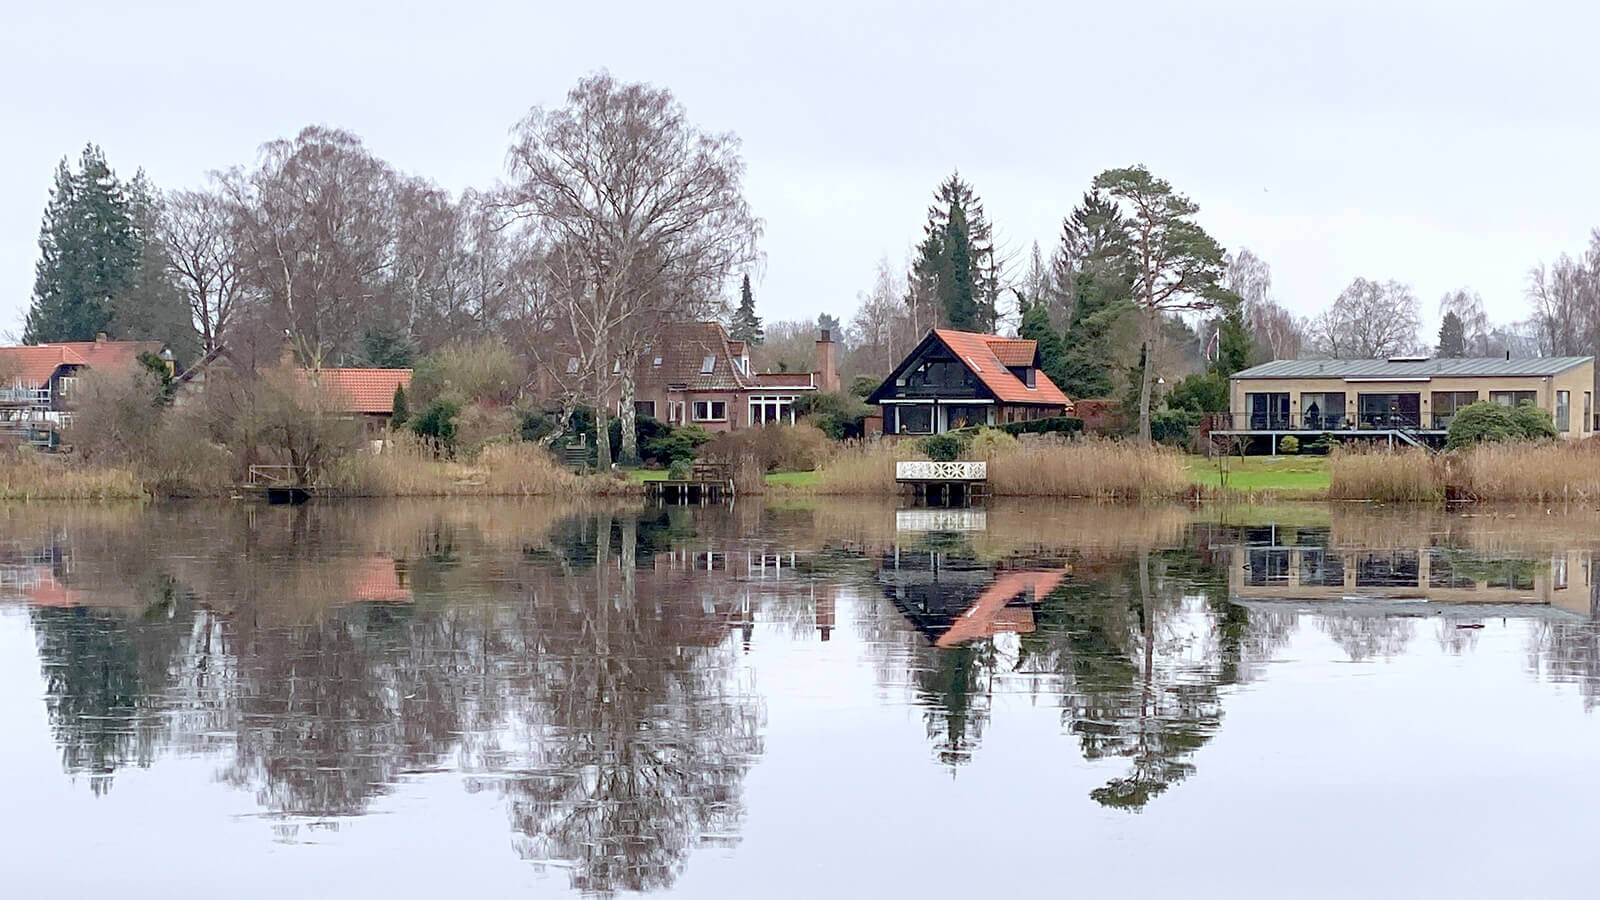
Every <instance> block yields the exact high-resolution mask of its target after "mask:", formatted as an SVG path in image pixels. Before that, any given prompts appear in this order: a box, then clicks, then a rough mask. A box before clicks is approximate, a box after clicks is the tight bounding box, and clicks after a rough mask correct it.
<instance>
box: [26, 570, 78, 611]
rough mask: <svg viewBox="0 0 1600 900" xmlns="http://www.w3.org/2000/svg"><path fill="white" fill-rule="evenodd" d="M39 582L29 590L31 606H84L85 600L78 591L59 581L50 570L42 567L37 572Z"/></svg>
mask: <svg viewBox="0 0 1600 900" xmlns="http://www.w3.org/2000/svg"><path fill="white" fill-rule="evenodd" d="M36 572H37V574H38V577H39V580H38V581H37V582H35V583H34V584H33V585H32V586H31V587H29V588H28V604H29V605H30V606H82V605H83V599H82V598H81V597H79V596H78V593H77V592H76V591H71V590H68V589H67V586H66V585H64V584H62V583H61V582H59V581H57V580H56V578H55V576H54V575H53V574H51V572H50V570H49V569H47V568H45V567H43V566H41V567H39V568H38V569H37V570H36Z"/></svg>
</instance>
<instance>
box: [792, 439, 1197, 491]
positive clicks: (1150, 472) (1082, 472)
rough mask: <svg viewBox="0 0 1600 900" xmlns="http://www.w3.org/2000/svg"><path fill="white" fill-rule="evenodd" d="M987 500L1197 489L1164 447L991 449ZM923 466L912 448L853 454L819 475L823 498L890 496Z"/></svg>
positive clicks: (1051, 444) (998, 445)
mask: <svg viewBox="0 0 1600 900" xmlns="http://www.w3.org/2000/svg"><path fill="white" fill-rule="evenodd" d="M982 452H983V454H984V455H985V456H986V457H987V459H988V462H989V482H988V489H989V492H990V493H992V494H995V495H998V496H1019V497H1077V498H1090V499H1096V500H1142V499H1159V498H1173V497H1180V496H1183V495H1185V494H1187V493H1188V492H1189V491H1190V490H1191V489H1190V485H1189V479H1188V475H1187V474H1186V473H1185V471H1184V468H1183V458H1182V457H1181V456H1180V455H1179V454H1178V453H1176V452H1174V451H1172V450H1168V449H1165V448H1161V447H1141V446H1139V445H1137V444H1132V443H1129V442H1126V441H1117V440H1107V439H1102V438H1086V439H1082V440H1072V441H1067V440H1059V439H1048V438H1041V439H1035V440H1030V441H1025V442H1018V441H1011V442H1006V441H998V440H997V441H992V442H989V443H988V444H987V445H986V446H985V447H984V448H983V449H982ZM916 458H919V457H918V454H917V451H916V450H915V448H914V446H913V445H912V444H909V443H901V444H898V445H889V444H876V445H866V446H857V447H852V448H847V449H846V450H844V451H842V452H840V453H839V454H837V455H835V456H834V457H833V459H831V460H829V461H828V462H827V464H826V465H824V466H823V467H822V468H821V469H820V470H819V471H818V473H817V480H816V481H815V482H814V483H813V484H812V485H811V487H810V490H811V491H812V492H813V493H817V494H848V495H860V496H868V495H877V496H891V495H894V494H896V493H898V491H899V487H898V486H897V485H896V484H895V480H894V476H895V466H894V464H895V462H896V461H898V460H901V459H916Z"/></svg>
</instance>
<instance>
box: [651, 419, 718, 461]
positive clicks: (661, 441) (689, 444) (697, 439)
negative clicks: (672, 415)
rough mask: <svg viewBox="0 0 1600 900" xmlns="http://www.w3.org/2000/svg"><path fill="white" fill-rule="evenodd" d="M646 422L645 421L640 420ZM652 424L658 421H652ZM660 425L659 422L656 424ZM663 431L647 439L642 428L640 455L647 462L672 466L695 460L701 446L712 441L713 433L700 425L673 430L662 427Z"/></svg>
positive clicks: (667, 426)
mask: <svg viewBox="0 0 1600 900" xmlns="http://www.w3.org/2000/svg"><path fill="white" fill-rule="evenodd" d="M639 421H640V422H644V421H645V420H644V419H642V418H641V419H640V420H639ZM650 421H651V422H656V420H654V419H651V420H650ZM656 424H657V425H660V423H659V422H656ZM660 427H661V431H659V432H656V436H655V437H652V438H649V439H646V438H645V436H644V429H643V428H642V427H641V429H640V435H639V453H640V455H641V456H643V457H644V459H645V461H647V462H655V463H660V464H662V465H671V464H672V463H675V462H680V461H688V460H692V459H694V456H695V453H696V452H698V451H699V449H700V446H701V445H702V444H705V443H707V442H709V441H710V440H711V432H709V431H707V430H705V429H704V428H701V427H700V426H699V425H684V426H682V427H679V428H673V427H671V426H670V425H660Z"/></svg>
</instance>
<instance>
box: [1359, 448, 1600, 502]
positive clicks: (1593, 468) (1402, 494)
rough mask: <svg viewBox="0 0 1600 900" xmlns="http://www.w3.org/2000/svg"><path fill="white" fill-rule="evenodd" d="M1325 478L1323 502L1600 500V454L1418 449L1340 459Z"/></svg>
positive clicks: (1582, 450) (1584, 451)
mask: <svg viewBox="0 0 1600 900" xmlns="http://www.w3.org/2000/svg"><path fill="white" fill-rule="evenodd" d="M1329 474H1330V476H1331V485H1330V487H1329V489H1328V496H1329V497H1330V498H1332V499H1334V500H1378V501H1387V502H1419V501H1420V502H1428V501H1437V500H1443V499H1446V498H1449V499H1455V500H1478V501H1485V502H1491V501H1492V502H1511V503H1550V502H1589V501H1594V500H1600V449H1597V448H1596V447H1595V446H1593V445H1591V444H1589V443H1588V442H1585V443H1581V444H1579V443H1573V442H1561V441H1552V442H1546V443H1537V444H1533V443H1505V444H1484V445H1481V446H1477V447H1473V448H1471V449H1468V450H1463V451H1460V452H1456V453H1446V454H1439V455H1435V454H1430V453H1426V452H1424V451H1422V450H1416V449H1407V450H1397V451H1389V450H1376V451H1368V452H1339V453H1336V454H1335V455H1334V457H1333V460H1332V463H1331V467H1330V473H1329Z"/></svg>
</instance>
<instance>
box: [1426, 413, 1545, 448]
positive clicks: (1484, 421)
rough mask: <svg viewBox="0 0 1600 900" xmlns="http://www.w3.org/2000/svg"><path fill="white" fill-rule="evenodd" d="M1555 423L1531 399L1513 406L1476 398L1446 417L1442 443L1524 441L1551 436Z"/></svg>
mask: <svg viewBox="0 0 1600 900" xmlns="http://www.w3.org/2000/svg"><path fill="white" fill-rule="evenodd" d="M1555 436H1556V427H1555V423H1554V422H1553V421H1551V419H1550V414H1549V413H1548V412H1545V411H1544V410H1542V409H1539V408H1538V407H1536V406H1534V405H1533V404H1531V403H1524V404H1522V405H1520V406H1518V407H1517V408H1515V409H1511V408H1508V407H1504V406H1501V405H1500V404H1498V403H1494V402H1492V401H1480V402H1478V403H1473V404H1470V405H1468V406H1464V407H1462V408H1461V409H1459V410H1457V411H1456V415H1455V418H1453V419H1451V420H1450V429H1449V431H1448V432H1447V433H1446V436H1445V446H1446V447H1447V448H1449V449H1451V450H1456V449H1460V448H1462V447H1470V446H1472V445H1474V444H1482V443H1488V442H1494V441H1524V440H1539V439H1542V438H1553V437H1555Z"/></svg>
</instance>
